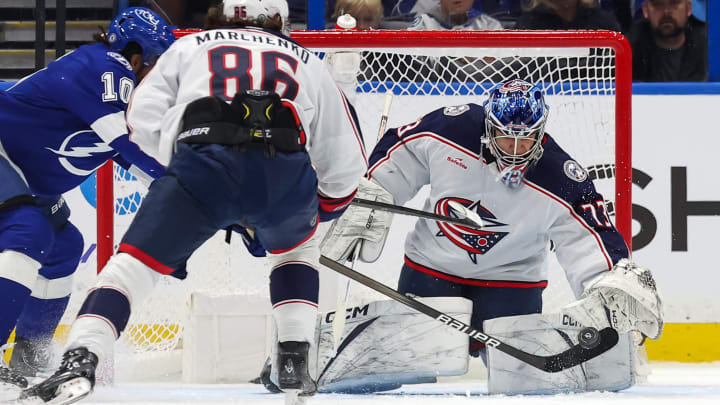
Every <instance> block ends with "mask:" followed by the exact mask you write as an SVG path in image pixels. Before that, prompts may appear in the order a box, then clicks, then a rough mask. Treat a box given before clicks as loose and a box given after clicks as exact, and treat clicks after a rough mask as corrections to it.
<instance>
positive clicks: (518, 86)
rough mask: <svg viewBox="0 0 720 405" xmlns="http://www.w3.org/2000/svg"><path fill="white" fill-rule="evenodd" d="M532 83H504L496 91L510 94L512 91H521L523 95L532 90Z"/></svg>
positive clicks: (520, 81)
mask: <svg viewBox="0 0 720 405" xmlns="http://www.w3.org/2000/svg"><path fill="white" fill-rule="evenodd" d="M532 88H533V85H532V83H528V82H526V81H525V80H520V79H515V80H513V81H510V82H507V83H505V84H504V85H503V86H502V87H500V88H499V89H498V91H499V92H500V93H512V92H514V91H522V92H523V93H524V92H526V91H528V90H530V89H532Z"/></svg>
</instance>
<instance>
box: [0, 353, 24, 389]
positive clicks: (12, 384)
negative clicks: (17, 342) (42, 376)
mask: <svg viewBox="0 0 720 405" xmlns="http://www.w3.org/2000/svg"><path fill="white" fill-rule="evenodd" d="M11 346H12V345H11V344H6V345H4V346H2V347H0V402H5V401H9V400H12V399H15V398H17V396H18V394H19V393H20V390H22V389H23V388H25V387H27V386H28V382H27V379H25V377H24V376H23V375H22V374H20V373H18V372H17V371H16V370H13V369H11V368H10V367H8V366H7V364H5V359H4V356H3V355H4V354H5V349H7V348H9V347H11Z"/></svg>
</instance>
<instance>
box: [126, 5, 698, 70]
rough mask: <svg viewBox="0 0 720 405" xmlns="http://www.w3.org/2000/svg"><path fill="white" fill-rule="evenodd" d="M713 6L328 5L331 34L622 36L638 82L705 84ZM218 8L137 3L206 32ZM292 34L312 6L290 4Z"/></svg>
mask: <svg viewBox="0 0 720 405" xmlns="http://www.w3.org/2000/svg"><path fill="white" fill-rule="evenodd" d="M707 1H708V0H326V1H325V10H326V17H327V18H326V26H327V28H332V27H334V26H335V22H336V20H337V18H338V17H340V16H342V15H344V14H350V15H352V16H353V17H354V18H355V20H356V25H357V29H363V30H364V29H410V30H500V29H528V30H545V29H553V30H577V29H597V30H612V31H619V32H622V33H623V34H624V35H626V36H627V37H628V39H629V40H630V43H631V45H632V48H633V55H634V57H633V80H636V81H650V82H657V81H705V80H707V76H708V67H707V59H708V57H707V28H706V24H705V21H704V19H705V11H706V2H707ZM218 2H219V0H192V1H190V0H138V1H135V2H131V3H134V4H133V5H145V6H148V7H151V8H154V9H155V10H156V11H158V12H159V13H161V15H164V16H166V18H167V19H168V21H171V22H172V24H173V25H175V26H178V27H181V28H191V27H201V26H202V24H203V21H202V18H203V16H204V15H205V12H206V11H207V8H208V7H210V6H214V5H216V4H217V3H218ZM288 5H289V8H290V19H291V21H292V24H293V25H292V26H293V28H294V29H304V28H306V21H307V0H288Z"/></svg>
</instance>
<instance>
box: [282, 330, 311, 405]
mask: <svg viewBox="0 0 720 405" xmlns="http://www.w3.org/2000/svg"><path fill="white" fill-rule="evenodd" d="M309 349H310V343H308V342H281V343H279V344H278V353H277V361H276V363H275V366H276V367H277V373H278V377H277V378H278V382H277V386H278V388H280V389H281V390H282V391H283V392H285V405H296V404H304V403H305V399H306V397H308V396H311V395H313V394H315V391H317V384H316V383H315V381H314V380H313V379H312V377H311V376H310V373H309V372H308V351H309Z"/></svg>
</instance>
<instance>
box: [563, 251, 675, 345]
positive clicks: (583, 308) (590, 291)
mask: <svg viewBox="0 0 720 405" xmlns="http://www.w3.org/2000/svg"><path fill="white" fill-rule="evenodd" d="M583 295H584V296H585V298H583V299H581V300H579V301H577V302H574V303H572V304H570V305H568V306H566V307H564V308H563V309H562V310H561V312H562V314H564V315H568V316H570V317H571V318H573V319H574V320H576V321H578V322H580V323H581V324H582V325H584V326H593V327H596V328H598V329H600V328H603V327H607V326H612V327H613V328H615V329H617V330H618V332H621V333H624V332H630V331H637V332H640V333H642V334H643V335H645V336H647V337H649V338H650V339H657V338H659V337H660V334H661V333H662V328H663V324H664V322H663V314H662V303H661V302H660V297H659V296H658V293H657V288H656V286H655V280H654V279H653V277H652V274H651V273H650V270H648V269H645V268H642V267H638V266H637V265H636V264H635V263H632V262H631V261H629V260H627V259H622V260H620V261H619V262H618V263H617V264H616V265H615V267H613V269H612V271H610V272H607V273H604V274H602V275H601V276H599V277H597V278H596V279H595V280H593V281H591V282H590V284H589V285H588V286H587V288H585V292H584V293H583Z"/></svg>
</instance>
